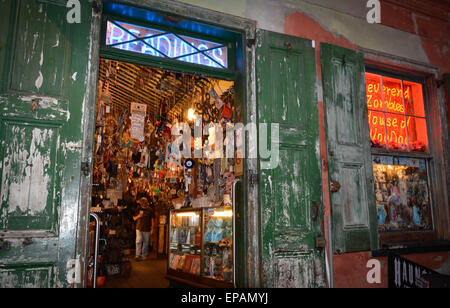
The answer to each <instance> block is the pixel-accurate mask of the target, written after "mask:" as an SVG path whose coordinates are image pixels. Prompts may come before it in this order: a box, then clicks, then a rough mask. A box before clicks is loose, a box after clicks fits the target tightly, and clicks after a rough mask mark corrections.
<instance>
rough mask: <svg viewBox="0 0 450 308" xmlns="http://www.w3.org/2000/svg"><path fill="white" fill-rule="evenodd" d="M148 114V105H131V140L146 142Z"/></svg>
mask: <svg viewBox="0 0 450 308" xmlns="http://www.w3.org/2000/svg"><path fill="white" fill-rule="evenodd" d="M146 113H147V105H144V104H137V103H131V115H130V120H131V133H130V138H131V139H134V140H138V141H139V142H142V141H144V134H145V132H144V128H145V115H146Z"/></svg>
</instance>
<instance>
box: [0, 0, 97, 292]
mask: <svg viewBox="0 0 450 308" xmlns="http://www.w3.org/2000/svg"><path fill="white" fill-rule="evenodd" d="M66 3H67V1H62V0H52V1H43V0H0V8H1V10H0V29H1V30H2V34H1V35H0V76H1V77H0V78H1V79H0V81H1V82H0V156H1V159H0V160H1V165H0V175H1V204H0V206H1V208H0V287H67V286H70V282H74V283H76V282H77V281H76V279H75V280H74V279H72V278H73V277H72V278H69V279H68V277H66V276H68V275H67V272H68V271H67V267H68V265H69V267H71V265H72V264H73V265H75V264H76V262H73V261H71V260H73V259H77V256H75V243H76V241H75V239H76V236H77V223H78V222H79V216H78V204H79V189H80V166H81V140H82V133H83V132H82V108H83V105H84V96H85V91H86V88H85V82H86V74H87V68H88V65H87V64H88V59H89V35H90V24H91V22H90V21H91V4H90V2H88V1H82V5H81V8H80V9H81V10H80V12H79V13H80V17H81V23H79V24H77V23H73V24H69V23H68V21H67V18H66V17H67V14H68V12H69V11H70V9H68V8H67V7H66ZM75 278H79V277H75Z"/></svg>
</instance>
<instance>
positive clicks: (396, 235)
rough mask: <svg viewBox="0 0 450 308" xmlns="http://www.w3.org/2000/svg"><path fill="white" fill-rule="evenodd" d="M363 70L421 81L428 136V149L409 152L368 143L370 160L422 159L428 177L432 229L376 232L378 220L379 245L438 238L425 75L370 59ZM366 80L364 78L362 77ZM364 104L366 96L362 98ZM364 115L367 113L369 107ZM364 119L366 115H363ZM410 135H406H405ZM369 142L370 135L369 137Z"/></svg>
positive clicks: (433, 151)
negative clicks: (385, 65) (380, 158)
mask: <svg viewBox="0 0 450 308" xmlns="http://www.w3.org/2000/svg"><path fill="white" fill-rule="evenodd" d="M365 67H366V73H371V74H378V75H381V76H383V77H389V78H396V79H400V80H402V81H410V82H415V83H420V84H421V85H422V92H423V93H422V95H423V102H424V111H425V121H426V128H427V138H428V149H427V152H424V153H420V152H408V151H396V150H387V149H386V148H383V149H381V148H374V147H371V152H370V154H371V160H373V158H374V156H391V157H404V158H416V159H424V160H425V163H426V167H427V178H428V183H427V184H428V194H429V202H430V204H431V216H432V217H431V219H432V223H433V228H432V230H423V231H394V232H379V230H378V224H377V229H376V232H377V235H378V243H379V247H380V248H381V249H383V248H389V247H391V246H397V245H398V244H399V243H402V244H406V245H414V243H418V242H423V241H427V242H428V241H434V240H437V239H438V233H437V227H438V226H437V223H438V222H437V219H436V212H437V209H436V207H437V204H436V202H435V200H436V198H435V196H436V188H435V187H434V185H433V181H432V180H431V178H432V174H434V173H435V172H434V170H433V168H434V167H433V161H434V158H435V156H436V153H435V150H434V147H432V146H431V142H430V134H431V133H432V132H433V127H432V126H431V124H430V122H431V121H430V117H429V114H430V103H429V100H430V96H429V93H428V87H427V82H426V79H427V76H423V75H419V74H414V73H413V72H409V71H403V70H396V69H393V68H391V67H390V68H388V69H386V68H385V67H379V66H377V65H374V64H373V63H367V62H366V63H365ZM364 82H365V83H366V80H365V81H364ZM365 103H366V104H367V98H366V100H365ZM366 110H367V116H368V112H369V111H368V109H366ZM365 120H366V121H367V117H366V119H365ZM408 138H409V136H408ZM368 141H369V142H371V141H370V137H369V140H368ZM372 198H375V195H373V196H372Z"/></svg>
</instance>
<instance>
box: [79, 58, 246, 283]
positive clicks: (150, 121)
mask: <svg viewBox="0 0 450 308" xmlns="http://www.w3.org/2000/svg"><path fill="white" fill-rule="evenodd" d="M234 92H235V91H234V82H233V81H226V80H218V79H213V78H207V77H204V76H198V75H193V74H188V73H183V72H175V71H167V70H163V69H157V68H153V67H148V66H142V65H136V64H131V63H125V62H120V61H115V60H108V59H101V60H100V68H99V76H98V94H97V115H96V128H95V144H94V158H95V161H94V170H93V185H92V207H91V212H92V213H96V214H97V215H98V217H99V221H100V224H99V225H100V229H99V230H100V232H99V239H98V250H97V251H98V258H97V264H96V268H97V279H96V287H103V288H114V287H153V288H158V287H161V288H164V287H168V286H169V282H173V283H175V282H176V283H185V284H189V283H190V282H195V283H196V284H197V285H198V284H203V285H211V286H218V285H223V286H232V284H233V214H234V213H233V206H232V186H233V183H234V180H235V177H237V176H239V175H240V172H241V171H239V170H240V167H239V166H237V165H236V161H237V160H236V159H235V158H223V157H217V156H214V155H206V154H207V151H206V150H205V149H206V148H208V149H211V148H212V149H214V141H213V139H214V138H212V137H215V136H213V135H214V134H215V131H214V130H213V131H211V129H210V128H208V129H209V134H204V133H203V134H201V135H200V136H198V135H195V134H194V131H195V129H194V125H200V127H201V129H202V131H203V132H204V131H205V127H206V126H207V125H208V123H218V124H219V126H220V127H222V128H223V131H224V132H225V129H226V128H227V125H229V124H230V123H234V122H235V119H236V108H235V103H234V97H235V93H234ZM200 119H201V121H200ZM179 123H187V124H188V125H189V127H190V128H191V136H190V142H189V143H190V146H191V153H192V157H191V158H188V157H184V156H183V155H180V153H184V152H183V146H186V145H185V143H183V144H180V143H179V140H178V142H177V138H178V136H177V135H173V131H174V130H173V129H172V128H174V127H178V126H176V125H178V124H179ZM199 123H200V124H199ZM216 129H217V128H216ZM184 133H185V132H182V131H180V134H184ZM223 135H225V133H224V134H223ZM183 136H184V135H183ZM214 140H215V139H214ZM225 143H226V142H225ZM199 149H200V150H202V149H203V151H201V152H200V153H202V156H201V157H198V156H197V157H194V151H195V150H197V153H198V150H199ZM178 150H179V151H178ZM143 199H145V200H146V201H147V202H145V200H143ZM143 209H145V213H150V215H144V216H142V215H141V214H142V213H143V212H144V211H143ZM140 215H141V216H140ZM136 217H138V218H137V219H136ZM140 219H142V220H145V219H147V220H150V221H151V226H150V230H149V231H148V232H149V239H148V245H147V247H142V248H139V249H140V250H139V253H140V256H139V257H137V251H136V250H137V243H136V237H137V232H136V228H140V227H138V225H139V223H138V221H139V220H140ZM90 230H91V245H90V251H91V253H90V256H91V257H90V262H89V268H88V273H87V285H88V286H90V287H92V286H93V279H94V275H93V270H94V259H95V257H94V250H95V247H94V246H95V245H94V243H95V242H96V239H95V234H96V232H95V230H96V223H95V221H94V220H92V221H91V223H90ZM144 243H145V241H144ZM142 251H144V253H142Z"/></svg>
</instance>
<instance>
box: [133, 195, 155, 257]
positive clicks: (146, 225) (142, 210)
mask: <svg viewBox="0 0 450 308" xmlns="http://www.w3.org/2000/svg"><path fill="white" fill-rule="evenodd" d="M137 203H138V204H139V207H138V208H137V210H136V213H135V215H136V216H133V220H134V221H135V222H136V261H141V260H146V259H147V258H148V250H149V249H148V248H149V240H150V236H151V235H152V233H153V229H152V220H153V219H154V216H155V215H154V212H153V209H152V208H151V207H150V203H149V202H148V199H147V198H141V199H139V200H138V202H137Z"/></svg>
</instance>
